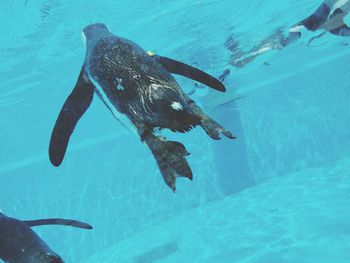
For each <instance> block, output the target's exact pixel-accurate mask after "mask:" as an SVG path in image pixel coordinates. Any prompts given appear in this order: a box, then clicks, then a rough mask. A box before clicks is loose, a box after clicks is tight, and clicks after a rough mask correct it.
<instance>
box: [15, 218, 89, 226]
mask: <svg viewBox="0 0 350 263" xmlns="http://www.w3.org/2000/svg"><path fill="white" fill-rule="evenodd" d="M22 222H23V223H25V224H27V225H28V226H30V227H33V226H45V225H62V226H71V227H77V228H83V229H92V228H93V227H92V226H91V225H89V224H87V223H84V222H80V221H76V220H70V219H61V218H50V219H39V220H27V221H22Z"/></svg>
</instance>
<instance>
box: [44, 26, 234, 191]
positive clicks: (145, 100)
mask: <svg viewBox="0 0 350 263" xmlns="http://www.w3.org/2000/svg"><path fill="white" fill-rule="evenodd" d="M83 35H84V37H85V40H86V56H85V61H84V63H83V66H82V68H81V71H80V75H79V78H78V81H77V83H76V85H75V87H74V89H73V91H72V93H71V94H70V95H69V97H68V98H67V100H66V101H65V103H64V105H63V107H62V109H61V112H60V114H59V116H58V119H57V121H56V124H55V126H54V129H53V132H52V135H51V140H50V147H49V157H50V161H51V163H52V164H53V165H55V166H59V165H60V164H61V162H62V160H63V158H64V155H65V152H66V148H67V145H68V141H69V138H70V136H71V134H72V132H73V130H74V128H75V126H76V124H77V122H78V120H79V119H80V118H81V116H82V115H83V114H84V112H85V111H86V110H87V109H88V107H89V105H90V103H91V101H92V99H93V95H94V93H96V94H97V95H98V96H99V97H100V99H101V100H102V101H103V102H104V104H105V105H106V106H107V108H108V109H109V110H110V111H111V112H112V114H113V115H114V116H115V117H116V118H117V119H119V114H120V113H121V115H124V116H127V118H128V119H129V121H130V123H131V124H132V126H133V127H134V128H136V131H137V133H138V135H139V136H140V138H141V140H142V141H143V142H144V143H145V144H146V145H147V146H148V147H149V149H150V150H151V152H152V153H153V155H154V157H155V159H156V161H157V163H158V167H159V169H160V171H161V173H162V175H163V178H164V181H165V182H166V184H167V185H168V186H169V187H170V188H171V189H172V190H173V191H175V189H176V187H175V181H176V177H178V176H182V177H187V178H189V179H191V180H192V171H191V168H190V167H189V165H188V162H187V160H186V159H185V157H186V156H187V155H189V153H188V152H187V150H186V149H185V147H184V146H183V145H182V144H181V143H179V142H175V141H167V140H166V139H165V138H164V137H157V136H155V135H154V133H153V131H154V129H157V128H159V129H163V128H168V129H170V130H172V131H176V132H187V131H189V130H190V129H192V128H193V127H195V126H196V125H200V126H201V127H202V128H203V129H204V130H205V132H206V133H207V134H208V135H209V136H210V137H211V138H213V139H216V140H218V139H220V134H221V133H222V134H224V135H225V136H226V137H228V138H230V139H234V138H235V137H234V136H233V135H232V134H231V132H229V131H227V130H226V129H224V128H223V127H222V126H220V125H219V124H218V123H216V122H215V121H214V120H212V119H211V118H210V117H208V116H207V115H205V114H204V113H203V111H202V110H201V109H200V107H199V106H198V105H197V104H196V103H195V102H194V101H193V100H191V99H190V98H189V97H188V96H187V95H186V94H185V93H184V92H183V91H182V90H181V88H180V86H179V84H178V83H177V82H176V81H175V79H174V77H173V76H172V75H171V74H170V73H174V74H179V75H183V76H185V77H188V78H191V79H193V80H196V81H198V82H201V83H203V84H205V85H207V86H209V87H211V88H214V89H216V90H218V91H222V92H223V91H225V87H224V85H223V84H222V83H221V82H220V81H219V80H217V79H216V78H214V77H212V76H210V75H208V74H206V73H204V72H202V71H200V70H199V69H196V68H193V67H192V66H189V65H186V64H184V63H182V62H179V61H176V60H173V59H170V58H166V57H162V56H159V55H154V54H153V53H147V52H146V51H145V50H143V49H142V48H141V47H140V46H138V45H137V44H135V43H134V42H132V41H130V40H127V39H124V38H121V37H118V36H115V35H113V34H112V33H111V32H110V31H109V29H108V28H107V26H106V25H104V24H92V25H89V26H87V27H86V28H85V29H84V30H83Z"/></svg>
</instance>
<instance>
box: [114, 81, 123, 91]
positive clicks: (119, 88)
mask: <svg viewBox="0 0 350 263" xmlns="http://www.w3.org/2000/svg"><path fill="white" fill-rule="evenodd" d="M115 80H116V81H117V87H116V89H117V90H119V91H123V90H124V87H123V85H122V81H123V80H122V79H120V78H116V79H115Z"/></svg>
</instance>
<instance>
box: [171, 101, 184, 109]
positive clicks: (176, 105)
mask: <svg viewBox="0 0 350 263" xmlns="http://www.w3.org/2000/svg"><path fill="white" fill-rule="evenodd" d="M170 106H171V107H172V108H173V109H174V110H182V109H183V107H182V105H181V103H180V102H178V101H173V103H171V105H170Z"/></svg>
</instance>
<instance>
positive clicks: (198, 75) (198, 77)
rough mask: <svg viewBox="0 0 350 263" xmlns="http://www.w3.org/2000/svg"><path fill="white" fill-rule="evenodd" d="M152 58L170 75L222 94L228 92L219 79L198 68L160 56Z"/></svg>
mask: <svg viewBox="0 0 350 263" xmlns="http://www.w3.org/2000/svg"><path fill="white" fill-rule="evenodd" d="M152 58H154V59H155V60H156V61H157V62H158V63H159V64H161V65H162V66H163V67H164V68H165V69H166V70H167V71H169V72H170V73H174V74H178V75H182V76H185V77H187V78H190V79H193V80H195V81H198V82H200V83H203V84H204V85H207V86H208V87H210V88H213V89H215V90H218V91H221V92H225V91H226V88H225V86H224V84H222V83H221V82H220V81H219V80H218V79H216V78H214V77H213V76H210V75H209V74H207V73H205V72H203V71H201V70H199V69H197V68H194V67H192V66H190V65H187V64H185V63H182V62H180V61H177V60H174V59H171V58H167V57H162V56H159V55H152Z"/></svg>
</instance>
